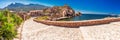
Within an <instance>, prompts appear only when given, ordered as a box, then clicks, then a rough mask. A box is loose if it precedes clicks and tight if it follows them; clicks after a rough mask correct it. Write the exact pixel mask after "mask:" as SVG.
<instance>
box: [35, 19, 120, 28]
mask: <svg viewBox="0 0 120 40" xmlns="http://www.w3.org/2000/svg"><path fill="white" fill-rule="evenodd" d="M34 21H36V22H40V23H43V24H47V25H55V26H62V27H75V28H76V27H80V26H89V25H99V24H108V23H110V22H116V21H120V18H107V19H97V20H85V21H40V20H35V19H34Z"/></svg>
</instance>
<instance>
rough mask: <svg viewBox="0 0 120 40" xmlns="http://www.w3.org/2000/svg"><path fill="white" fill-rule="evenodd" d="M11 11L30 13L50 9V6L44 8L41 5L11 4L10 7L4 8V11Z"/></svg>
mask: <svg viewBox="0 0 120 40" xmlns="http://www.w3.org/2000/svg"><path fill="white" fill-rule="evenodd" d="M6 8H7V9H9V10H12V11H21V10H22V11H30V10H41V9H45V8H48V6H44V5H39V4H28V5H25V4H22V3H11V4H10V5H8V6H7V7H5V8H3V9H6Z"/></svg>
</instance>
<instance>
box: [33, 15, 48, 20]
mask: <svg viewBox="0 0 120 40" xmlns="http://www.w3.org/2000/svg"><path fill="white" fill-rule="evenodd" d="M48 18H49V17H48V16H40V17H37V18H35V19H36V20H48Z"/></svg>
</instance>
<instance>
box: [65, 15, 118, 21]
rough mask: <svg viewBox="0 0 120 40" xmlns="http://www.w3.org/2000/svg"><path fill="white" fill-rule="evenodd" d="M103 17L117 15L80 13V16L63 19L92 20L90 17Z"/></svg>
mask: <svg viewBox="0 0 120 40" xmlns="http://www.w3.org/2000/svg"><path fill="white" fill-rule="evenodd" d="M105 17H117V15H109V14H82V15H81V16H76V17H72V18H67V19H63V20H64V21H79V20H92V19H102V18H105Z"/></svg>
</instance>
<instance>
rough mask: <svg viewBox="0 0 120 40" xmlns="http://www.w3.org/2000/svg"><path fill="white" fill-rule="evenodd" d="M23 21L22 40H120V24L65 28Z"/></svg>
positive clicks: (30, 20)
mask: <svg viewBox="0 0 120 40" xmlns="http://www.w3.org/2000/svg"><path fill="white" fill-rule="evenodd" d="M32 19H33V18H31V19H29V20H27V21H25V23H24V25H23V31H22V40H120V22H113V23H110V24H104V25H94V26H80V27H79V28H65V27H57V26H50V25H44V24H41V23H37V22H34V21H33V20H32Z"/></svg>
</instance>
